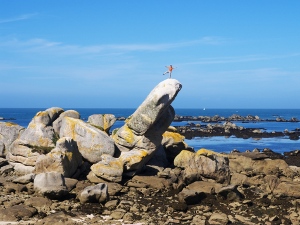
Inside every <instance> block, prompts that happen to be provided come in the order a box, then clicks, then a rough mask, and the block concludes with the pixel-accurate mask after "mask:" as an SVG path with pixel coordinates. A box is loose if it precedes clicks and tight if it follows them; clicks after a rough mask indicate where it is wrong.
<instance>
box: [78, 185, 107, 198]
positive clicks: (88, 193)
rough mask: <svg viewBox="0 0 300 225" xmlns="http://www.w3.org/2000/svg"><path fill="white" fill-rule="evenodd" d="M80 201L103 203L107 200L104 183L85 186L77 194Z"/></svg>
mask: <svg viewBox="0 0 300 225" xmlns="http://www.w3.org/2000/svg"><path fill="white" fill-rule="evenodd" d="M78 198H79V200H80V202H81V203H87V202H92V203H103V202H106V201H107V200H108V198H109V197H108V189H107V185H106V184H104V183H100V184H97V185H95V186H88V187H86V188H85V189H84V190H83V191H82V192H81V193H80V194H79V196H78Z"/></svg>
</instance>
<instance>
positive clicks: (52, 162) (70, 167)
mask: <svg viewBox="0 0 300 225" xmlns="http://www.w3.org/2000/svg"><path fill="white" fill-rule="evenodd" d="M81 164H82V156H81V154H80V152H79V151H78V147H77V144H76V142H75V141H74V140H72V139H71V138H70V137H63V138H61V139H59V140H58V141H57V142H56V147H55V148H54V149H52V150H51V152H49V153H48V154H47V155H41V156H39V157H38V158H37V161H36V165H35V172H36V173H45V172H58V173H61V174H63V175H64V177H72V176H73V175H74V174H75V172H76V170H77V169H78V168H79V167H80V165H81Z"/></svg>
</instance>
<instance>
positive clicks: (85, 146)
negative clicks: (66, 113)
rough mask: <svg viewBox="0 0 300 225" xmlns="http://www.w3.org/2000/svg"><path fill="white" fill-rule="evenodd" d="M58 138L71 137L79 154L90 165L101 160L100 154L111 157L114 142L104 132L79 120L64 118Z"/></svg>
mask: <svg viewBox="0 0 300 225" xmlns="http://www.w3.org/2000/svg"><path fill="white" fill-rule="evenodd" d="M60 137H71V138H72V139H73V140H74V141H76V142H77V145H78V149H79V152H80V153H81V155H82V156H83V158H85V159H86V160H87V161H89V162H90V163H97V162H98V161H99V160H101V155H102V154H108V155H111V156H113V155H114V152H115V145H114V141H113V140H112V138H111V137H109V136H108V135H107V134H106V133H105V132H104V131H101V130H99V129H98V128H96V127H94V126H92V125H90V124H87V123H85V122H83V121H82V120H79V119H74V118H70V117H64V119H63V121H62V125H61V129H60Z"/></svg>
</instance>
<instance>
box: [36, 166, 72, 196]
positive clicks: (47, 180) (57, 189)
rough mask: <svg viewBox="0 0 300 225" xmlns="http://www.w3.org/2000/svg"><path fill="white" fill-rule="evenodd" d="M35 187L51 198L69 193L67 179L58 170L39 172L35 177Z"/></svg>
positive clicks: (37, 190)
mask: <svg viewBox="0 0 300 225" xmlns="http://www.w3.org/2000/svg"><path fill="white" fill-rule="evenodd" d="M34 189H35V191H36V192H38V193H41V194H43V195H44V196H46V197H49V198H51V199H52V198H53V199H56V198H61V197H63V196H64V195H67V194H68V190H67V187H66V185H65V179H64V177H63V175H62V174H60V173H57V172H50V173H40V174H37V175H36V177H35V179H34Z"/></svg>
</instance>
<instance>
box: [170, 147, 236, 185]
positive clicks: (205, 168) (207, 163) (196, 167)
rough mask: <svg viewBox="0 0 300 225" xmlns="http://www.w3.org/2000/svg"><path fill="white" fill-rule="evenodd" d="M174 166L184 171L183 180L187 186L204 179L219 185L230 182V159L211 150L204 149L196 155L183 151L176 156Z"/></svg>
mask: <svg viewBox="0 0 300 225" xmlns="http://www.w3.org/2000/svg"><path fill="white" fill-rule="evenodd" d="M174 165H175V166H177V167H180V168H183V169H184V171H183V180H184V181H185V183H186V184H190V183H192V182H194V181H197V180H202V179H203V178H207V179H213V180H216V181H217V182H219V183H229V181H230V171H229V160H228V157H227V156H223V155H221V154H218V153H215V152H212V151H209V150H204V149H202V150H199V151H198V152H196V153H193V152H190V151H185V150H183V151H181V152H180V153H179V155H177V156H176V158H175V160H174Z"/></svg>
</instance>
